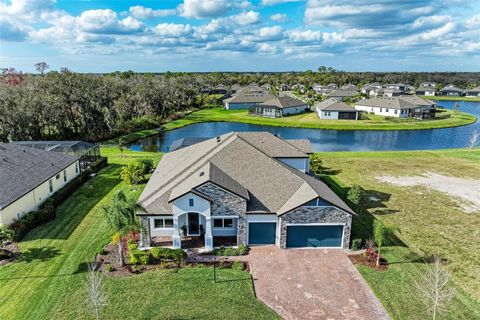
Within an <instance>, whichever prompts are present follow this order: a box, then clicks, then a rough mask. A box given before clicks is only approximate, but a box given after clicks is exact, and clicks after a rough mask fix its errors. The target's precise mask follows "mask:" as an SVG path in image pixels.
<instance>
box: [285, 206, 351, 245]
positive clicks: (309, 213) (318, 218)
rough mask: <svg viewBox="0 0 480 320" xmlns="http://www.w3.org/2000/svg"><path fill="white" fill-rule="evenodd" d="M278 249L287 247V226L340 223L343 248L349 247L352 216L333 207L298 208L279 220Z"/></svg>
mask: <svg viewBox="0 0 480 320" xmlns="http://www.w3.org/2000/svg"><path fill="white" fill-rule="evenodd" d="M279 223H280V243H279V245H280V248H281V249H285V248H286V247H287V224H302V223H341V224H344V225H345V226H344V228H343V248H344V249H348V248H349V246H350V232H351V229H352V215H351V214H349V213H347V212H345V211H342V210H339V209H337V208H335V207H299V208H297V209H295V210H292V211H290V212H288V213H286V214H284V215H282V216H281V217H280V218H279Z"/></svg>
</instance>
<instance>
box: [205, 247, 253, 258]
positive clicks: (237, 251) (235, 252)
mask: <svg viewBox="0 0 480 320" xmlns="http://www.w3.org/2000/svg"><path fill="white" fill-rule="evenodd" d="M248 251H249V248H248V246H246V245H243V244H241V245H239V246H238V248H231V247H228V248H225V247H220V248H218V249H214V250H213V255H215V256H243V255H246V254H247V253H248Z"/></svg>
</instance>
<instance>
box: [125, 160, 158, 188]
mask: <svg viewBox="0 0 480 320" xmlns="http://www.w3.org/2000/svg"><path fill="white" fill-rule="evenodd" d="M152 169H153V161H152V160H151V159H139V160H136V161H134V162H131V163H129V164H128V165H127V166H125V167H123V169H122V172H121V173H120V177H121V178H122V179H123V181H125V183H127V184H138V183H139V182H141V181H142V180H143V179H144V178H145V175H146V174H148V173H150V172H151V171H152Z"/></svg>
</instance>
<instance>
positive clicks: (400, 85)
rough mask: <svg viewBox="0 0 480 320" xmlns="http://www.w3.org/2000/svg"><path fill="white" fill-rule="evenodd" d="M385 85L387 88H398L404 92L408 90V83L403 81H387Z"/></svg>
mask: <svg viewBox="0 0 480 320" xmlns="http://www.w3.org/2000/svg"><path fill="white" fill-rule="evenodd" d="M383 87H384V88H386V89H397V90H400V91H402V92H405V91H406V90H407V85H406V84H403V83H387V84H386V85H384V86H383Z"/></svg>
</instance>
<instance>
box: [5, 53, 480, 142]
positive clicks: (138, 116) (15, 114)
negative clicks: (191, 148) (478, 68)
mask: <svg viewBox="0 0 480 320" xmlns="http://www.w3.org/2000/svg"><path fill="white" fill-rule="evenodd" d="M35 68H36V69H37V71H38V74H24V73H21V72H18V71H16V70H15V69H13V68H7V69H4V70H3V73H2V74H1V76H0V140H3V141H8V140H49V139H50V140H52V139H63V140H67V139H83V140H88V141H99V140H102V139H107V138H110V137H113V136H115V135H119V134H122V133H126V132H129V131H133V130H140V129H146V128H152V127H156V126H158V125H159V123H160V122H161V121H162V120H165V119H167V118H168V117H169V116H171V115H172V114H175V113H178V112H183V111H185V110H188V109H192V108H197V107H200V106H202V105H203V104H205V103H206V102H207V101H209V100H208V94H206V93H205V92H208V90H205V89H211V88H214V87H215V86H217V85H219V84H223V85H226V86H227V87H229V86H232V85H234V84H238V85H248V84H252V83H257V84H259V85H262V84H270V85H277V86H278V85H280V84H282V83H286V84H289V85H294V84H303V85H305V86H311V85H313V84H314V83H319V84H324V85H325V84H328V83H336V84H338V85H343V84H347V83H352V84H355V85H358V86H361V85H363V84H365V83H371V82H380V83H392V82H402V83H407V84H411V85H415V86H418V85H419V84H420V83H421V82H423V81H434V82H437V83H439V84H442V85H445V84H448V83H453V84H455V85H457V86H459V87H474V86H476V85H480V73H458V72H453V73H452V72H451V73H448V72H434V73H413V72H394V73H380V72H345V71H339V70H335V69H333V68H329V67H323V66H322V67H320V68H318V71H311V70H307V71H305V72H276V73H274V72H265V73H248V72H245V73H241V72H223V73H221V72H211V73H185V72H165V73H158V74H155V73H135V72H133V71H126V72H114V73H109V74H92V73H90V74H84V73H75V72H71V71H70V70H69V69H67V68H61V69H60V71H58V72H57V71H48V68H49V66H48V64H46V63H44V62H40V63H37V64H36V65H35Z"/></svg>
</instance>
